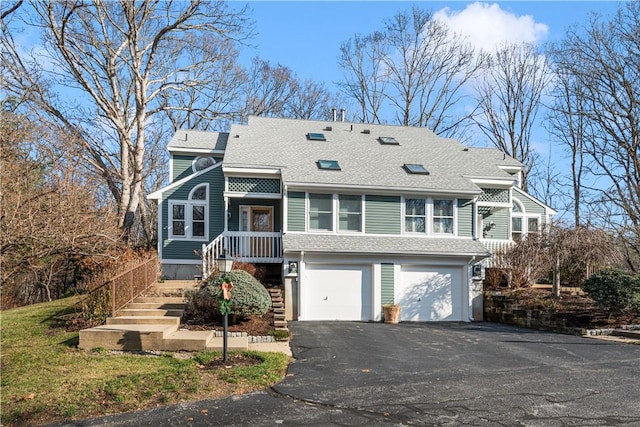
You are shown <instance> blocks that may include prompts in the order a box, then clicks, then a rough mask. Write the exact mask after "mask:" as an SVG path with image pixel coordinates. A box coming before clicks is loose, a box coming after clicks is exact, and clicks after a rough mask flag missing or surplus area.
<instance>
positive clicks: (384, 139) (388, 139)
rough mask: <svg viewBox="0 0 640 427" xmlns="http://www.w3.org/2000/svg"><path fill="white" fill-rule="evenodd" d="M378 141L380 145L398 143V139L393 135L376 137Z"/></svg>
mask: <svg viewBox="0 0 640 427" xmlns="http://www.w3.org/2000/svg"><path fill="white" fill-rule="evenodd" d="M378 141H379V142H380V144H382V145H400V143H399V142H398V140H397V139H395V138H394V137H393V136H381V137H380V138H378Z"/></svg>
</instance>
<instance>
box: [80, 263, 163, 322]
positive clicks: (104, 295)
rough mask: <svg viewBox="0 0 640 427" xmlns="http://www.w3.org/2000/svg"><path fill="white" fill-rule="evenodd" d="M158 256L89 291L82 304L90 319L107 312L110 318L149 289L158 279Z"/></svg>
mask: <svg viewBox="0 0 640 427" xmlns="http://www.w3.org/2000/svg"><path fill="white" fill-rule="evenodd" d="M158 271H159V270H158V256H157V255H154V256H153V257H151V258H149V259H148V260H146V261H144V262H142V263H140V264H138V265H136V266H134V267H130V268H129V269H127V270H126V271H124V272H122V273H120V274H118V275H117V276H115V277H112V278H111V279H109V280H107V281H105V282H103V283H102V284H101V285H99V286H97V287H96V288H94V289H93V290H91V291H90V293H89V297H88V298H87V300H86V301H85V302H84V306H85V310H86V311H88V312H89V313H88V314H89V316H91V317H101V315H102V314H103V313H104V314H106V313H105V312H106V311H107V310H108V311H109V312H110V314H111V316H115V315H116V312H117V311H118V310H120V309H121V308H123V307H124V306H125V305H127V304H128V303H130V302H131V301H133V300H134V298H136V297H137V296H138V295H140V294H141V293H143V292H144V291H145V290H147V289H149V288H150V287H151V286H152V285H153V284H154V283H156V280H157V278H158Z"/></svg>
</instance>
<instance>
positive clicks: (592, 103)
mask: <svg viewBox="0 0 640 427" xmlns="http://www.w3.org/2000/svg"><path fill="white" fill-rule="evenodd" d="M638 28H640V2H637V1H635V2H626V3H623V4H621V5H620V6H619V9H618V11H617V13H616V14H615V16H613V17H612V18H610V19H609V20H608V21H607V20H605V19H603V18H602V17H601V16H599V15H593V16H592V18H591V20H590V22H588V24H586V25H585V26H584V27H582V28H578V27H576V28H573V29H571V30H569V32H568V33H567V36H566V38H565V39H564V40H563V41H562V42H560V43H558V44H556V45H555V46H553V48H552V49H551V53H552V56H553V58H554V61H555V62H556V64H557V65H558V68H559V69H561V70H563V72H565V73H567V74H569V75H571V77H572V79H575V81H576V85H575V86H574V87H575V88H576V89H578V90H574V91H573V92H572V96H573V97H574V98H575V97H583V99H584V102H583V103H582V104H581V108H582V109H581V110H580V111H579V112H576V114H577V113H579V115H580V116H582V117H584V120H585V121H586V122H587V123H588V126H586V128H585V136H584V147H583V150H584V152H585V155H586V156H587V157H588V167H587V168H585V169H584V171H585V172H587V173H588V174H589V176H590V177H592V178H593V180H594V184H593V185H592V186H590V187H587V190H588V191H589V192H590V193H592V194H594V195H595V198H594V199H593V201H592V203H591V206H592V207H595V208H597V211H594V212H593V215H599V216H600V218H601V221H602V224H603V225H604V226H606V227H610V228H611V229H613V230H615V231H616V238H617V239H618V240H619V241H620V242H621V243H622V244H623V245H624V246H625V252H626V253H627V265H628V267H629V268H631V269H633V270H634V271H638V270H640V31H638ZM583 188H584V187H583ZM594 202H595V203H594ZM594 218H597V216H594Z"/></svg>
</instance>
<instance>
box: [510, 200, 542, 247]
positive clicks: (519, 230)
mask: <svg viewBox="0 0 640 427" xmlns="http://www.w3.org/2000/svg"><path fill="white" fill-rule="evenodd" d="M539 230H540V215H538V214H527V213H526V212H525V209H524V206H523V205H522V204H521V203H520V202H519V201H517V200H515V199H514V200H513V204H512V207H511V239H512V240H514V241H518V240H521V239H522V238H523V237H524V236H526V235H527V234H532V233H537V232H538V231H539Z"/></svg>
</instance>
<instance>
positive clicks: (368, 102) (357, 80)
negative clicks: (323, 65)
mask: <svg viewBox="0 0 640 427" xmlns="http://www.w3.org/2000/svg"><path fill="white" fill-rule="evenodd" d="M384 49H385V43H384V34H382V33H381V32H378V31H376V32H375V33H373V34H371V35H369V36H365V37H362V36H359V35H356V36H354V37H353V39H349V40H347V41H346V42H343V43H342V44H341V46H340V56H339V59H338V64H339V65H340V67H341V68H342V69H343V71H344V81H342V82H339V83H338V85H339V87H340V89H341V91H342V93H344V94H345V95H346V96H347V97H349V98H352V99H354V100H355V101H356V103H357V105H358V109H359V110H358V113H357V114H356V119H357V120H358V121H360V122H362V123H378V124H379V123H382V119H381V115H380V114H381V113H380V108H381V107H382V102H383V100H384V94H385V88H386V79H385V76H384V67H383V64H384V58H385V56H386V54H385V50H384Z"/></svg>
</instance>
